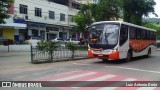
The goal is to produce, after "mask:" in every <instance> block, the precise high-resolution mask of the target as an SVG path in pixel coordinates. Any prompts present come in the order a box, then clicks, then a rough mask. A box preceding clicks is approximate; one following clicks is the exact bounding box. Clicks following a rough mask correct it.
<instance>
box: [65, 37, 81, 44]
mask: <svg viewBox="0 0 160 90" xmlns="http://www.w3.org/2000/svg"><path fill="white" fill-rule="evenodd" d="M65 42H73V43H74V44H79V43H80V41H77V40H75V39H73V38H70V39H67V40H66V41H65Z"/></svg>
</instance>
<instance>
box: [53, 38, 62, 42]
mask: <svg viewBox="0 0 160 90" xmlns="http://www.w3.org/2000/svg"><path fill="white" fill-rule="evenodd" d="M51 41H53V42H63V39H62V38H55V39H52V40H51Z"/></svg>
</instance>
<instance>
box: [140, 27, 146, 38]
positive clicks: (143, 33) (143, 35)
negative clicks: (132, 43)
mask: <svg viewBox="0 0 160 90" xmlns="http://www.w3.org/2000/svg"><path fill="white" fill-rule="evenodd" d="M141 35H142V39H143V40H145V39H146V31H145V30H144V29H142V30H141Z"/></svg>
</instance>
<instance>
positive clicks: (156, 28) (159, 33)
mask: <svg viewBox="0 0 160 90" xmlns="http://www.w3.org/2000/svg"><path fill="white" fill-rule="evenodd" d="M144 26H145V27H147V28H151V29H154V30H157V37H160V26H157V25H154V24H146V25H144Z"/></svg>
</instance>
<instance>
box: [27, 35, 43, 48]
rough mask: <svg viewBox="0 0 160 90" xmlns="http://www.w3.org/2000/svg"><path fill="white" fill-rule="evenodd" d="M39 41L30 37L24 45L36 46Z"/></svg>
mask: <svg viewBox="0 0 160 90" xmlns="http://www.w3.org/2000/svg"><path fill="white" fill-rule="evenodd" d="M39 41H41V38H39V37H31V38H30V39H29V40H26V41H25V43H27V44H30V45H32V46H37V43H38V42H39Z"/></svg>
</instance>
